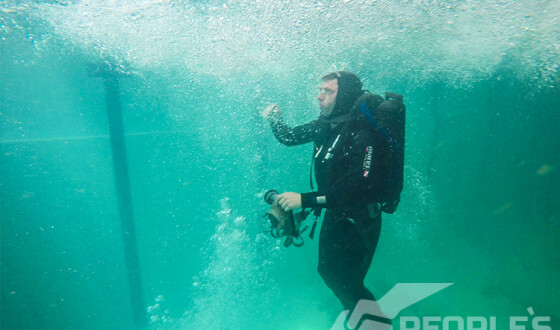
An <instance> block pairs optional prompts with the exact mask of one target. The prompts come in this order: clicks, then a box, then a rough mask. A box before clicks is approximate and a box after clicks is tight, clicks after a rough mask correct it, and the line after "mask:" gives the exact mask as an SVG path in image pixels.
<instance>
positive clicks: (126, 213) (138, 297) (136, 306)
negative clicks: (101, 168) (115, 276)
mask: <svg viewBox="0 0 560 330" xmlns="http://www.w3.org/2000/svg"><path fill="white" fill-rule="evenodd" d="M89 73H90V75H91V76H95V77H101V78H102V79H103V85H104V87H105V97H106V100H107V117H108V119H109V136H110V140H111V151H112V154H113V171H114V177H115V187H116V190H117V201H118V208H119V216H120V220H121V231H122V239H123V245H124V255H125V259H126V269H127V273H128V281H129V285H130V303H131V307H132V314H133V318H134V324H135V325H136V326H137V327H140V328H141V327H145V326H146V325H147V318H146V313H145V308H144V306H145V304H144V294H143V290H142V278H141V273H140V262H139V258H138V248H137V244H136V233H135V230H134V215H133V210H132V197H131V193H130V179H129V176H128V163H127V158H126V144H125V139H124V127H123V119H122V108H121V100H120V88H119V80H118V75H117V73H116V72H115V71H114V70H112V69H111V68H110V67H109V66H108V65H104V66H98V65H96V66H92V67H90V70H89Z"/></svg>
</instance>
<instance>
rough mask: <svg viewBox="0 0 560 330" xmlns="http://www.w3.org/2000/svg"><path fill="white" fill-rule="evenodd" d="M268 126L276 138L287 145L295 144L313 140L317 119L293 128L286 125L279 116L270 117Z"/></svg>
mask: <svg viewBox="0 0 560 330" xmlns="http://www.w3.org/2000/svg"><path fill="white" fill-rule="evenodd" d="M270 126H271V127H272V132H273V133H274V136H275V137H276V139H277V140H278V141H279V142H280V143H282V144H284V145H287V146H297V145H300V144H304V143H308V142H311V141H313V138H314V137H315V134H316V131H317V120H314V121H312V122H309V123H307V124H304V125H300V126H296V127H294V128H290V127H288V125H286V124H285V123H284V120H282V118H281V117H272V118H271V119H270Z"/></svg>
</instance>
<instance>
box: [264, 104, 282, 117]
mask: <svg viewBox="0 0 560 330" xmlns="http://www.w3.org/2000/svg"><path fill="white" fill-rule="evenodd" d="M262 116H263V118H266V119H270V118H272V117H280V116H282V110H280V107H279V106H278V104H276V103H274V104H271V105H269V106H268V107H266V109H264V110H263V112H262Z"/></svg>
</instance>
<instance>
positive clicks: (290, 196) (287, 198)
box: [276, 192, 301, 211]
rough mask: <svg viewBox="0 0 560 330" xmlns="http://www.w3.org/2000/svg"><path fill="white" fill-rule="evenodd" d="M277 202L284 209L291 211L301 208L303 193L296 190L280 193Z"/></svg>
mask: <svg viewBox="0 0 560 330" xmlns="http://www.w3.org/2000/svg"><path fill="white" fill-rule="evenodd" d="M276 202H277V203H278V205H280V207H281V208H282V209H284V211H291V210H295V209H299V208H301V194H298V193H295V192H285V193H283V194H280V195H278V198H276Z"/></svg>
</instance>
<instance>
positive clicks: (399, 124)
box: [354, 92, 406, 214]
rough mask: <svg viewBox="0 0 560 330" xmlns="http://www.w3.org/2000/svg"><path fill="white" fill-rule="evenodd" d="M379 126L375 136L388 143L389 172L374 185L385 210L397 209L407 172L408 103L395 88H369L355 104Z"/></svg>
mask: <svg viewBox="0 0 560 330" xmlns="http://www.w3.org/2000/svg"><path fill="white" fill-rule="evenodd" d="M354 107H355V108H356V109H357V110H358V111H359V113H360V116H363V117H364V119H365V120H367V122H368V123H369V124H370V125H371V127H372V128H373V129H374V130H375V132H376V134H375V136H376V137H378V138H379V139H382V140H383V141H384V142H385V143H386V146H387V147H386V149H387V152H388V154H387V155H386V157H383V159H384V162H385V163H384V164H383V168H384V169H385V172H386V173H384V174H383V175H381V176H380V179H379V180H380V181H381V182H378V183H377V184H376V185H375V187H372V189H376V190H377V191H376V192H375V196H376V199H377V202H379V203H380V204H381V209H382V210H383V212H385V213H391V214H392V213H394V212H395V210H396V209H397V206H398V204H399V202H400V194H401V192H402V189H403V176H404V136H405V134H404V131H405V120H406V107H405V105H404V103H403V96H402V95H399V94H395V93H391V92H386V93H385V98H383V97H382V96H380V95H376V94H371V93H369V92H365V93H364V94H363V95H362V96H361V97H360V98H359V99H358V101H356V103H355V106H354Z"/></svg>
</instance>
